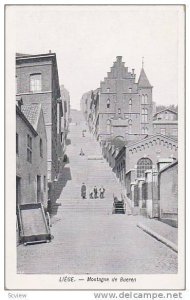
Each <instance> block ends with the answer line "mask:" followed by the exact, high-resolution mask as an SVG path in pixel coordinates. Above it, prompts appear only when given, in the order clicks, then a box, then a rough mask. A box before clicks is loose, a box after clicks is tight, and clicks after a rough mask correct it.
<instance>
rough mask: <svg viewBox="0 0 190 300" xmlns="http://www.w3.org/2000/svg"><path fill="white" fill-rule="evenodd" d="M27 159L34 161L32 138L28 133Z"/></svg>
mask: <svg viewBox="0 0 190 300" xmlns="http://www.w3.org/2000/svg"><path fill="white" fill-rule="evenodd" d="M27 161H28V162H30V163H31V162H32V138H31V136H30V135H29V134H27Z"/></svg>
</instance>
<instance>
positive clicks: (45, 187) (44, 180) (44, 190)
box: [44, 176, 46, 192]
mask: <svg viewBox="0 0 190 300" xmlns="http://www.w3.org/2000/svg"><path fill="white" fill-rule="evenodd" d="M44 192H46V176H44Z"/></svg>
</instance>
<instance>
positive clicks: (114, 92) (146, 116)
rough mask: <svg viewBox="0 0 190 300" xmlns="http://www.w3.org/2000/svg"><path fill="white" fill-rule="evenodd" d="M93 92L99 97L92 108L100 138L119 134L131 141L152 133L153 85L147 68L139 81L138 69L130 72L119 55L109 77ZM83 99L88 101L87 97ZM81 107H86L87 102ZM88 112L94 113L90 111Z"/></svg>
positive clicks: (96, 130)
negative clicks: (147, 73) (137, 76)
mask: <svg viewBox="0 0 190 300" xmlns="http://www.w3.org/2000/svg"><path fill="white" fill-rule="evenodd" d="M96 91H97V90H96ZM93 94H94V97H93V98H95V100H94V99H92V104H91V105H90V108H91V113H92V115H94V119H95V121H94V122H95V135H96V137H97V139H98V140H105V139H107V138H110V137H112V138H114V137H117V136H118V135H119V136H121V137H123V138H125V139H127V140H136V138H137V137H140V136H141V135H144V134H152V132H153V128H152V117H153V102H152V86H151V84H150V83H149V80H148V78H147V76H146V74H145V71H144V68H143V67H142V69H141V73H140V76H139V79H138V81H137V82H136V74H135V72H134V69H132V71H131V72H130V71H129V69H128V67H125V63H124V62H123V61H122V57H121V56H117V59H116V61H115V62H114V64H113V66H112V67H111V70H110V72H108V73H107V77H105V78H104V80H103V81H101V82H100V88H99V89H98V91H97V92H94V93H93ZM81 101H82V102H83V101H85V97H82V100H81ZM81 106H82V107H84V104H83V105H81ZM88 108H89V104H88V106H87V109H88ZM92 108H93V110H94V113H93V112H92ZM87 114H88V115H89V114H90V113H88V111H87Z"/></svg>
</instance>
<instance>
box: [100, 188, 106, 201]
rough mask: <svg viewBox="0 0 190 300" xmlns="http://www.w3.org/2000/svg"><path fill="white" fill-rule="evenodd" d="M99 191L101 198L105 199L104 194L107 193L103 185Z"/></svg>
mask: <svg viewBox="0 0 190 300" xmlns="http://www.w3.org/2000/svg"><path fill="white" fill-rule="evenodd" d="M99 191H100V198H101V199H103V198H104V192H105V188H104V187H103V185H102V186H101V188H100V189H99Z"/></svg>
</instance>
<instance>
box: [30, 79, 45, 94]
mask: <svg viewBox="0 0 190 300" xmlns="http://www.w3.org/2000/svg"><path fill="white" fill-rule="evenodd" d="M41 77H42V75H41V74H31V75H30V92H33V93H35V92H40V91H41V90H42V78H41Z"/></svg>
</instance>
